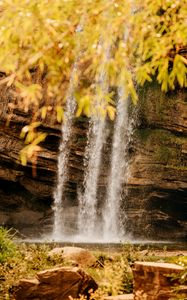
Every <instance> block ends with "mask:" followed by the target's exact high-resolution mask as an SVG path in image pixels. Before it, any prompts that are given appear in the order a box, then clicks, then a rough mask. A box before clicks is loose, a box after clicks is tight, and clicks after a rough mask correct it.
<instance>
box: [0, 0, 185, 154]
mask: <svg viewBox="0 0 187 300" xmlns="http://www.w3.org/2000/svg"><path fill="white" fill-rule="evenodd" d="M186 16H187V0H183V1H181V0H176V1H172V0H171V1H170V0H169V1H164V0H159V1H158V0H144V1H142V0H134V1H132V0H126V1H124V0H97V1H96V0H95V1H93V0H82V1H77V0H72V1H65V0H64V1H63V0H54V1H52V2H51V1H48V0H40V1H37V0H29V1H26V0H4V1H1V8H0V71H2V72H5V73H6V77H5V78H3V79H2V80H1V81H0V84H7V86H9V87H10V86H12V87H13V89H14V93H15V95H16V97H17V105H18V106H19V107H22V108H23V109H24V110H25V111H32V113H33V115H35V116H36V115H37V117H38V119H39V120H40V119H41V120H42V121H43V122H44V121H45V120H46V118H47V117H48V114H49V113H51V112H54V114H55V116H56V118H55V120H57V122H62V121H63V120H64V112H65V106H66V99H67V94H68V93H67V91H68V90H69V88H70V85H73V87H74V90H76V93H75V98H76V101H77V110H76V116H77V117H79V116H80V115H81V114H84V115H86V116H88V117H89V116H90V115H91V114H93V113H100V114H101V115H102V116H103V117H106V116H107V115H108V116H109V117H110V118H111V119H114V117H115V108H114V106H115V99H114V98H115V97H114V95H113V94H112V95H109V94H107V92H106V88H105V87H104V88H103V87H102V88H101V86H100V85H101V77H102V76H105V75H106V74H107V75H106V77H107V85H108V86H110V88H113V89H116V88H117V87H119V86H120V87H123V88H124V90H125V92H126V97H128V96H130V97H131V99H132V100H133V102H134V103H136V102H137V94H136V89H135V86H134V82H137V83H138V84H140V85H144V84H145V82H147V81H148V82H151V81H152V80H153V78H154V79H156V80H157V81H158V82H159V84H160V85H161V89H162V90H163V91H168V90H169V89H174V88H175V87H176V86H181V87H186V86H187V59H186V54H185V51H184V50H185V49H187V21H186V20H187V19H186ZM75 65H76V67H77V71H76V74H74V75H73V76H72V73H74V71H73V70H75ZM75 75H76V76H75ZM72 77H73V81H74V82H73V83H72V80H71V78H72ZM49 108H50V109H49ZM35 131H36V129H32V128H29V132H27V133H26V134H25V137H26V141H27V142H28V141H30V142H31V143H32V142H33V141H34V139H35V138H36V136H35V134H36V132H35ZM42 138H43V137H42ZM37 142H38V139H37ZM32 149H33V148H32ZM31 152H32V151H31Z"/></svg>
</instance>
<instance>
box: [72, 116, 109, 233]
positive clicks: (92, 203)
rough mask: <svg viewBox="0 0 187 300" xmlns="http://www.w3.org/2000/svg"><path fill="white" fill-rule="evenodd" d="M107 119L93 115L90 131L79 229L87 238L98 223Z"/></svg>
mask: <svg viewBox="0 0 187 300" xmlns="http://www.w3.org/2000/svg"><path fill="white" fill-rule="evenodd" d="M104 129H105V120H104V119H101V118H100V117H96V116H95V117H93V118H92V119H91V121H90V130H89V131H90V132H89V135H88V136H89V139H88V145H87V149H86V159H87V160H88V165H87V171H86V175H85V191H84V194H83V195H80V198H79V217H78V230H79V233H80V234H81V235H83V236H84V237H86V238H87V239H90V238H91V239H92V238H93V235H94V236H95V235H97V233H96V223H97V187H98V179H99V173H100V163H101V155H102V148H103V143H104V140H105V134H104Z"/></svg>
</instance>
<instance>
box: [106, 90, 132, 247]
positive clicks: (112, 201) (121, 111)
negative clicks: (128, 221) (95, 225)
mask: <svg viewBox="0 0 187 300" xmlns="http://www.w3.org/2000/svg"><path fill="white" fill-rule="evenodd" d="M128 108H129V99H127V98H126V95H125V91H124V89H123V88H120V89H119V91H118V102H117V116H116V120H115V125H114V134H113V143H112V154H111V160H110V161H111V169H110V175H109V178H108V185H107V197H106V203H105V205H104V209H103V238H104V240H106V241H107V240H112V241H115V240H117V241H119V240H120V239H122V238H123V237H124V229H123V226H122V220H123V221H124V218H125V214H124V211H123V210H121V209H120V208H121V200H122V198H121V197H122V190H123V188H124V185H125V184H126V183H127V180H128V175H129V171H128V170H129V168H128V155H127V152H128V145H129V142H130V138H131V133H132V126H131V122H129V116H128Z"/></svg>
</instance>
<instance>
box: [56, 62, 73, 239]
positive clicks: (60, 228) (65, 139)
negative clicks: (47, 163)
mask: <svg viewBox="0 0 187 300" xmlns="http://www.w3.org/2000/svg"><path fill="white" fill-rule="evenodd" d="M76 69H77V67H76V64H75V65H74V68H73V71H72V76H71V79H70V85H69V89H68V93H67V98H66V111H65V118H64V122H63V123H62V129H61V130H62V141H61V143H60V147H59V155H58V170H57V186H56V190H55V192H54V204H53V211H54V224H53V232H52V238H53V239H60V238H61V237H62V235H63V234H64V218H63V193H64V185H65V183H66V181H67V176H68V167H67V164H68V158H69V151H70V149H69V145H68V144H69V140H70V137H71V134H72V123H73V118H74V114H75V109H76V102H75V99H74V97H73V92H74V77H75V74H76Z"/></svg>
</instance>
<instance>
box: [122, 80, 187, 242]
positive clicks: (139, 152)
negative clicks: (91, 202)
mask: <svg viewBox="0 0 187 300" xmlns="http://www.w3.org/2000/svg"><path fill="white" fill-rule="evenodd" d="M137 127H138V128H137V129H136V132H135V139H134V144H133V148H132V151H133V155H132V163H131V176H130V178H129V182H128V184H129V185H128V187H129V194H128V199H127V201H125V207H126V211H127V222H126V225H127V232H132V234H133V236H136V237H137V238H138V237H144V236H146V237H147V238H149V239H158V240H159V239H165V240H172V241H174V240H184V241H185V240H186V239H187V236H186V232H187V92H186V91H185V90H178V91H177V92H172V93H168V94H164V93H161V92H160V89H159V87H158V86H154V85H151V86H148V87H146V88H144V90H143V91H141V92H140V108H139V125H138V126H137Z"/></svg>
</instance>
